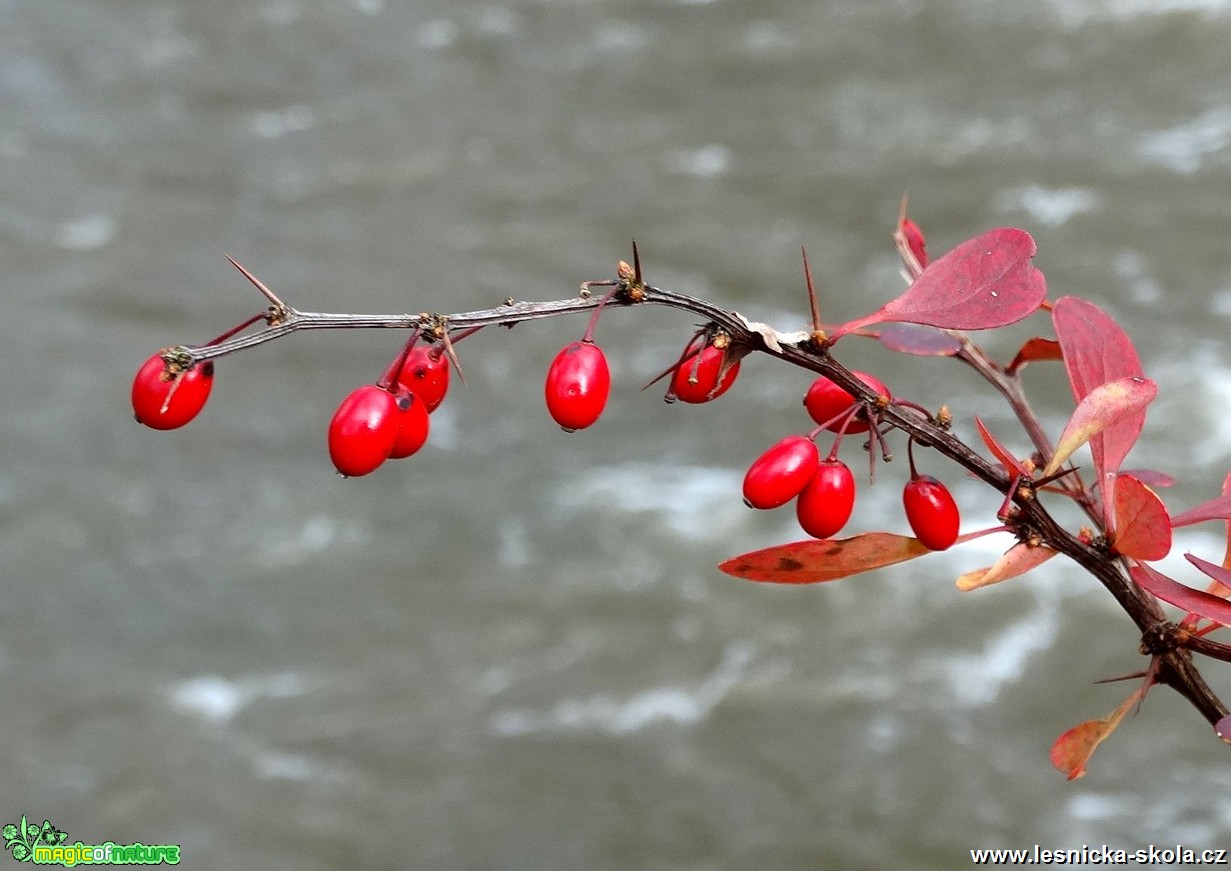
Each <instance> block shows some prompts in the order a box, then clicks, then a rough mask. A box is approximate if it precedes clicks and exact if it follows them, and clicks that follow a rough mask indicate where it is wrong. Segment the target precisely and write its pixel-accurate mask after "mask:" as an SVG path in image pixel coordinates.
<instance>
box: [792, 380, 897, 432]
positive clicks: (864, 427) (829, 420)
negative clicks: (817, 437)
mask: <svg viewBox="0 0 1231 871" xmlns="http://www.w3.org/2000/svg"><path fill="white" fill-rule="evenodd" d="M851 374H852V375H854V376H855V377H856V378H858V379H859V380H860V381H862V382H863V383H864V384H866V385H868V386H869V387H871V388H872V389H873V390H875V391H876V392H877V394H879V395H881V396H888V395H889V390H888V388H886V387H885V385H884V384H882V383H881V381H880V379H879V378H876V377H875V376H873V375H868V374H867V373H866V372H854V371H852V372H851ZM854 404H855V397H853V396H851V395H850V394H849V393H847V392H846V391H845V390H843V389H842V388H841V387H839V386H838V385H837V384H835V383H834V382H832V381H830V380H829V379H828V378H826V377H825V376H824V375H822V376H820V377H819V378H817V379H816V380H815V381H813V382H812V386H811V387H809V388H808V393H807V395H806V396H805V397H804V407H805V408H807V409H808V415H809V416H810V417H811V418H812V419H813V420H815V421H816V423H817V425H818V426H825V428H826V429H828V430H830V431H832V432H837V431H838V430H840V429H842V422H843V420H844V418H843V417H841V415H842V414H843V412H846V411H849V410H850V409H851V407H852V406H853V405H854ZM846 431H847V432H849V433H860V432H867V431H868V422H867V421H866V420H863V419H862V416H857V417H856V418H855V419H854V420H852V421H851V422H850V425H849V426H847V428H846Z"/></svg>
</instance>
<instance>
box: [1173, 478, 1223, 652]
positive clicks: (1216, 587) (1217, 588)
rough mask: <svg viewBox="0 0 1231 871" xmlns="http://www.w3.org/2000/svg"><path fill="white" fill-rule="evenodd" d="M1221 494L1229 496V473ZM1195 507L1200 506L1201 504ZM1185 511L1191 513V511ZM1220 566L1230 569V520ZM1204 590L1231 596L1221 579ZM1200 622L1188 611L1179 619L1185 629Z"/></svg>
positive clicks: (1214, 581)
mask: <svg viewBox="0 0 1231 871" xmlns="http://www.w3.org/2000/svg"><path fill="white" fill-rule="evenodd" d="M1222 495H1223V497H1228V496H1231V474H1229V475H1227V477H1226V478H1224V479H1223V482H1222ZM1197 507H1198V508H1200V507H1201V506H1197ZM1192 510H1193V511H1196V510H1197V509H1195V508H1194V509H1192ZM1186 513H1190V514H1191V513H1192V511H1190V512H1186ZM1172 525H1173V526H1174V525H1175V523H1174V522H1173V523H1172ZM1222 567H1223V568H1224V569H1231V521H1229V522H1228V523H1227V547H1226V550H1225V551H1224V552H1223V558H1222ZM1205 591H1206V592H1207V593H1209V594H1210V595H1211V596H1218V597H1219V598H1222V599H1225V598H1227V597H1228V596H1231V585H1226V584H1223V583H1222V582H1221V581H1218V580H1213V579H1211V580H1210V583H1209V586H1207V587H1206V588H1205ZM1200 622H1201V615H1200V614H1194V613H1192V612H1191V611H1190V612H1189V613H1188V614H1185V615H1184V619H1183V620H1181V621H1180V625H1181V626H1183V627H1184V628H1185V629H1192V628H1193V627H1194V626H1196V625H1197V624H1198V623H1200Z"/></svg>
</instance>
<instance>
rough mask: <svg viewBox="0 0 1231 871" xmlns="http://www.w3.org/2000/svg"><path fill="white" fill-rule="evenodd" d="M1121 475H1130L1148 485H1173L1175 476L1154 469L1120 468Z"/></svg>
mask: <svg viewBox="0 0 1231 871" xmlns="http://www.w3.org/2000/svg"><path fill="white" fill-rule="evenodd" d="M1120 474H1121V475H1132V476H1133V477H1134V478H1136V479H1137V480H1138V481H1140V482H1141V483H1143V484H1145V485H1146V486H1148V487H1174V486H1175V476H1173V475H1168V474H1167V473H1166V472H1159V471H1156V470H1154V469H1121V470H1120Z"/></svg>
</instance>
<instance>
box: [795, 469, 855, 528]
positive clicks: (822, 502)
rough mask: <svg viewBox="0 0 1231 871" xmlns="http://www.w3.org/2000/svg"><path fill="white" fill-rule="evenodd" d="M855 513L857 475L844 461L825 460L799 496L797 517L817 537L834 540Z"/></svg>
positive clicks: (796, 510) (801, 524) (796, 506)
mask: <svg viewBox="0 0 1231 871" xmlns="http://www.w3.org/2000/svg"><path fill="white" fill-rule="evenodd" d="M854 510H855V476H854V475H852V474H851V470H850V468H849V467H848V466H847V465H846V463H844V462H842V461H841V460H821V462H820V465H819V466H817V469H816V474H815V475H813V476H812V480H811V481H809V482H808V486H806V487H804V489H803V492H802V493H800V494H799V499H798V500H797V501H796V503H795V515H796V516H797V517H798V518H799V525H800V526H801V527H803V530H804V532H806V533H808V534H809V535H811V536H812V537H813V538H831V537H833V536H835V535H837V534H838V532H840V531H841V529H842V527H844V526H846V521H848V520H850V519H851V512H852V511H854Z"/></svg>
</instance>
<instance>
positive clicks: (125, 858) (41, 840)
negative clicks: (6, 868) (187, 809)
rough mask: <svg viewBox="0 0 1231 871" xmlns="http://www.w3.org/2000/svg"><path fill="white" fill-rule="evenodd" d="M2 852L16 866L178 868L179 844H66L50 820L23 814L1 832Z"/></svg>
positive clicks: (78, 842) (59, 831) (79, 842)
mask: <svg viewBox="0 0 1231 871" xmlns="http://www.w3.org/2000/svg"><path fill="white" fill-rule="evenodd" d="M0 836H2V837H3V838H4V849H6V850H10V851H12V853H13V858H14V859H16V860H17V861H18V862H32V863H34V864H35V865H62V866H64V867H66V868H71V867H73V866H74V865H164V864H165V865H178V864H179V861H180V846H179V844H141V843H135V844H117V843H115V842H114V841H104V842H103V843H101V844H83V843H82V842H81V841H77V842H76V843H74V844H68V843H65V841H66V840H67V837H68V836H67V835H66V834H65V833H64V832H62V831H61V830H60V829H57V828H56V827H55V826H53V825H52V824H51V822H50V821H49V820H43V824H42V825H41V826H40V825H39V824H38V823H34V822H30V821H29V820H27V819H26V817H25V815H24V814H23V815H22V817H21V822H20V823H9V824H7V825H5V826H4V828H3V829H0Z"/></svg>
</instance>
